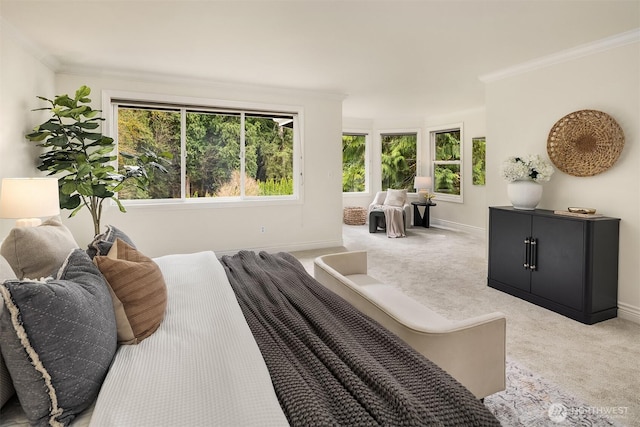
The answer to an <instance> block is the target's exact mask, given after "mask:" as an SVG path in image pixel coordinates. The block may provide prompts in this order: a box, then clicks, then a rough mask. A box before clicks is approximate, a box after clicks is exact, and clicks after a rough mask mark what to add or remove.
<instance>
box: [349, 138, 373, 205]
mask: <svg viewBox="0 0 640 427" xmlns="http://www.w3.org/2000/svg"><path fill="white" fill-rule="evenodd" d="M342 135H363V136H364V191H343V192H342V194H344V195H359V194H369V192H370V190H371V185H370V182H371V132H369V131H364V130H361V129H359V130H358V129H344V130H343V131H342ZM343 167H344V165H343Z"/></svg>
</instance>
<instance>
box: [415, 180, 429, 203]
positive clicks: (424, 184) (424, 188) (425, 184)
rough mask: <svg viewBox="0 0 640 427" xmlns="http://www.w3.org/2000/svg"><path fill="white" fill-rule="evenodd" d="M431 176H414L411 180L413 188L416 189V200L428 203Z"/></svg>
mask: <svg viewBox="0 0 640 427" xmlns="http://www.w3.org/2000/svg"><path fill="white" fill-rule="evenodd" d="M431 183H432V181H431V177H430V176H416V177H415V179H414V180H413V188H415V189H416V192H417V193H418V195H419V197H418V200H419V201H420V202H423V203H428V202H429V199H428V197H427V196H428V194H429V189H430V188H431Z"/></svg>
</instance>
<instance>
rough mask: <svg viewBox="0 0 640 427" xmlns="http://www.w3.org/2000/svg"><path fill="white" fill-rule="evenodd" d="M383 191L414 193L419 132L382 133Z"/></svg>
mask: <svg viewBox="0 0 640 427" xmlns="http://www.w3.org/2000/svg"><path fill="white" fill-rule="evenodd" d="M380 140H381V144H382V158H381V160H382V190H386V189H389V188H391V189H396V190H402V189H407V190H409V191H413V181H414V178H415V176H416V159H417V147H418V134H417V132H407V133H382V134H380Z"/></svg>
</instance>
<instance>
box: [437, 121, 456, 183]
mask: <svg viewBox="0 0 640 427" xmlns="http://www.w3.org/2000/svg"><path fill="white" fill-rule="evenodd" d="M460 149H461V144H460V131H459V130H455V131H446V132H438V133H436V135H435V159H434V176H435V185H434V191H435V192H436V193H444V194H453V195H459V194H460Z"/></svg>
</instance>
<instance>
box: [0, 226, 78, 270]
mask: <svg viewBox="0 0 640 427" xmlns="http://www.w3.org/2000/svg"><path fill="white" fill-rule="evenodd" d="M77 247H78V244H77V243H76V241H75V239H74V238H73V235H72V234H71V232H70V231H69V229H68V228H67V227H65V226H64V225H63V224H62V222H61V221H60V217H53V218H51V219H49V220H47V221H45V222H43V223H42V224H41V225H39V226H37V227H15V228H13V229H11V231H10V232H9V235H8V236H7V237H6V239H4V241H3V242H2V248H0V253H1V254H2V256H3V257H5V258H6V260H7V261H8V262H9V265H11V268H12V269H13V271H14V272H15V273H16V276H17V277H18V279H24V278H25V277H28V278H30V279H39V278H41V277H48V276H50V275H52V274H55V272H56V271H57V270H58V269H59V268H60V266H61V265H62V262H63V261H64V260H65V258H66V257H67V255H68V254H69V252H71V250H72V249H75V248H77Z"/></svg>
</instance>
